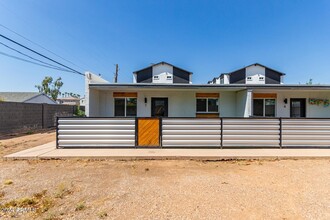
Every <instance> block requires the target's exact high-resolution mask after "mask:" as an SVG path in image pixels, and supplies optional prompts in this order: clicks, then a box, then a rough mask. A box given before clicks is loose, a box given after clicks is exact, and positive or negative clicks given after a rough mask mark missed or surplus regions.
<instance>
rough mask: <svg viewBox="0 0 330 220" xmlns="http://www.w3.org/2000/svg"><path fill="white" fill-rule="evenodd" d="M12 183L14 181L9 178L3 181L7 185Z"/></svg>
mask: <svg viewBox="0 0 330 220" xmlns="http://www.w3.org/2000/svg"><path fill="white" fill-rule="evenodd" d="M13 183H14V182H13V181H12V180H9V179H8V180H5V181H4V184H5V185H7V186H8V185H11V184H13Z"/></svg>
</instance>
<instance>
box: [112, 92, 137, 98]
mask: <svg viewBox="0 0 330 220" xmlns="http://www.w3.org/2000/svg"><path fill="white" fill-rule="evenodd" d="M113 97H114V98H120V97H123V98H125V97H127V98H136V97H137V92H114V93H113Z"/></svg>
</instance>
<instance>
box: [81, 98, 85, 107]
mask: <svg viewBox="0 0 330 220" xmlns="http://www.w3.org/2000/svg"><path fill="white" fill-rule="evenodd" d="M80 106H85V97H82V98H81V99H80Z"/></svg>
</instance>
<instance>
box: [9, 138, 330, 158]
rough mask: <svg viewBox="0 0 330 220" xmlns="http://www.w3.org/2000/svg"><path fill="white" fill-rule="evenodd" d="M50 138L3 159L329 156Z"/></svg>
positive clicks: (327, 152)
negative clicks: (97, 144)
mask: <svg viewBox="0 0 330 220" xmlns="http://www.w3.org/2000/svg"><path fill="white" fill-rule="evenodd" d="M55 146H56V143H55V141H54V142H50V143H47V144H44V145H40V146H37V147H34V148H31V149H27V150H23V151H20V152H17V153H13V154H10V155H7V156H5V157H4V158H6V159H70V158H88V159H117V160H127V159H129V160H134V159H196V160H200V159H207V160H221V159H262V158H271V159H274V158H330V149H328V148H327V149H155V148H153V149H106V148H102V149H95V148H89V149H56V147H55Z"/></svg>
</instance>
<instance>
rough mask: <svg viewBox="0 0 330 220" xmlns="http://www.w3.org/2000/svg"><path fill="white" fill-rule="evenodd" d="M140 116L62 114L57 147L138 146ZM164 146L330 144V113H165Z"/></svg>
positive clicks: (163, 120)
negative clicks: (234, 115)
mask: <svg viewBox="0 0 330 220" xmlns="http://www.w3.org/2000/svg"><path fill="white" fill-rule="evenodd" d="M137 121H138V118H59V119H58V120H57V123H58V125H57V147H59V148H69V147H128V148H132V147H137V146H138V139H137V136H138V134H137V129H136V128H137V127H136V125H137ZM160 140H161V141H160V147H164V148H194V147H199V148H242V147H251V148H257V147H258V148H260V147H261V148H267V147H273V148H281V147H285V148H289V147H305V148H308V147H329V146H330V118H327V119H319V118H304V119H301V118H300V119H295V118H162V119H161V123H160Z"/></svg>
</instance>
